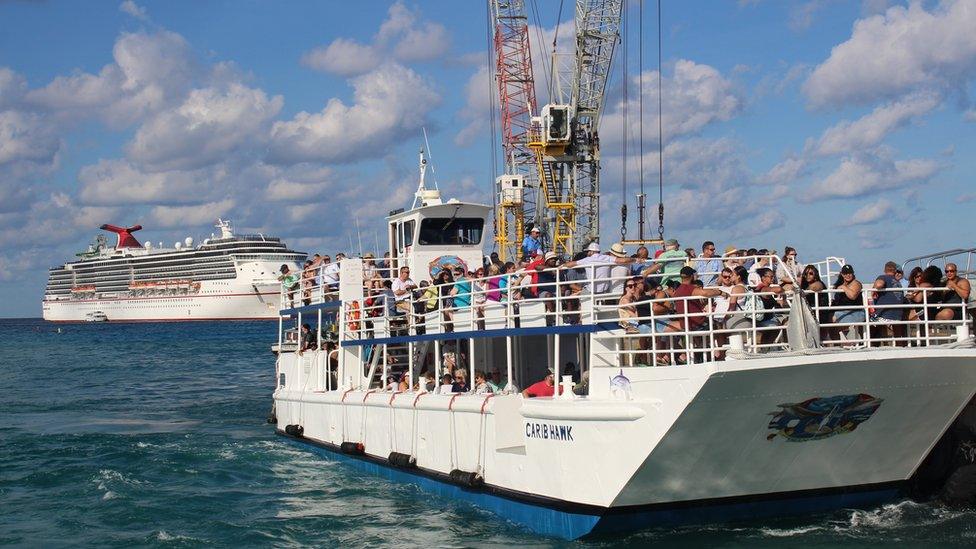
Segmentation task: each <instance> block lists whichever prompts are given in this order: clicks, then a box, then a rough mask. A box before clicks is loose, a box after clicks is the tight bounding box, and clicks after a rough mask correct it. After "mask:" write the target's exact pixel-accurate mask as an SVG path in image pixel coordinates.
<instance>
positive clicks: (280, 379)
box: [278, 373, 285, 387]
mask: <svg viewBox="0 0 976 549" xmlns="http://www.w3.org/2000/svg"><path fill="white" fill-rule="evenodd" d="M284 386H285V374H284V373H281V374H278V387H284Z"/></svg>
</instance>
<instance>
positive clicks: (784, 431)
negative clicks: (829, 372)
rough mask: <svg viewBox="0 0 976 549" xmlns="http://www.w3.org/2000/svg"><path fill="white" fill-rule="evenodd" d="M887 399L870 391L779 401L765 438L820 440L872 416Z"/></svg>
mask: <svg viewBox="0 0 976 549" xmlns="http://www.w3.org/2000/svg"><path fill="white" fill-rule="evenodd" d="M882 402H884V399H880V398H875V397H873V396H871V395H868V394H864V393H861V394H857V395H838V396H832V397H817V398H811V399H809V400H804V401H803V402H798V403H796V404H779V405H778V406H779V408H780V410H779V411H776V412H770V413H769V415H771V416H773V419H771V420H769V428H770V429H773V430H774V431H775V432H773V433H770V434H769V435H768V436H767V437H766V440H773V439H774V438H776V435H780V436H782V437H783V438H785V439H786V440H788V441H791V442H806V441H808V440H820V439H824V438H828V437H832V436H834V435H842V434H844V433H850V432H851V431H853V430H854V429H856V428H857V426H858V425H860V424H862V423H864V422H865V421H867V420H869V419H871V416H872V415H873V414H874V412H876V411H877V410H878V407H880V406H881V403H882Z"/></svg>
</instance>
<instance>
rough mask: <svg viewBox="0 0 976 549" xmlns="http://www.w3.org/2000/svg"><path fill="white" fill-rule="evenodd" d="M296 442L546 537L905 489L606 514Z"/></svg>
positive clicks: (878, 497) (786, 512)
mask: <svg viewBox="0 0 976 549" xmlns="http://www.w3.org/2000/svg"><path fill="white" fill-rule="evenodd" d="M285 438H286V439H287V440H289V441H290V442H292V443H294V444H299V445H302V446H303V447H305V448H310V449H312V450H313V451H315V452H316V453H319V454H321V455H324V456H327V457H329V458H331V459H335V460H337V461H340V462H342V463H345V464H349V465H353V466H355V467H356V468H358V469H359V470H361V471H364V472H367V473H370V474H373V475H376V476H379V477H382V478H385V479H387V480H390V481H393V482H405V483H410V484H414V485H416V486H418V487H420V488H421V489H423V490H425V491H428V492H431V493H433V494H436V495H438V496H443V497H445V498H450V499H454V500H461V501H466V502H468V503H472V504H474V505H477V506H478V507H480V508H482V509H486V510H488V511H491V512H493V513H495V514H497V515H499V516H501V517H503V518H505V519H508V520H511V521H512V522H515V523H518V524H520V525H522V526H524V527H526V528H527V529H529V530H531V531H533V532H536V533H539V534H542V535H546V536H552V537H557V538H563V539H569V540H573V539H579V538H581V537H584V536H587V535H590V534H593V535H601V534H612V533H619V532H630V531H635V530H644V529H648V528H657V527H666V526H680V525H689V524H709V523H723V522H736V521H748V520H754V519H760V518H770V517H778V516H798V515H806V514H810V513H820V512H825V511H831V510H835V509H848V508H862V509H863V508H870V507H874V506H877V505H879V504H882V503H885V502H888V501H891V500H893V499H896V498H897V497H898V496H899V495H900V490H899V489H898V488H893V487H885V488H883V489H875V490H864V491H851V492H844V493H833V494H823V495H803V496H797V497H789V496H783V495H780V496H778V497H775V498H772V499H764V500H759V499H756V500H750V501H741V500H740V501H736V502H731V501H730V502H727V503H724V502H708V503H703V504H701V505H693V504H692V505H687V504H677V505H676V506H674V507H669V508H662V507H663V506H660V505H655V506H653V507H643V508H622V509H607V510H604V511H603V513H602V514H587V513H573V512H568V511H561V510H557V509H552V508H549V507H545V506H542V505H536V504H533V503H528V502H524V501H517V500H515V499H511V498H507V497H502V496H498V495H495V494H491V493H488V492H486V491H484V490H480V489H470V488H466V487H462V486H458V485H455V484H450V483H448V482H443V481H440V480H437V479H435V478H431V477H428V476H424V475H422V474H417V473H415V472H411V471H410V470H405V469H397V468H394V467H392V466H387V465H384V464H382V463H379V462H377V461H372V460H367V459H363V458H361V457H356V456H349V455H346V454H342V453H340V452H337V451H334V450H332V449H330V448H328V447H323V446H321V445H319V444H314V443H311V441H303V440H299V439H294V438H292V437H290V436H285Z"/></svg>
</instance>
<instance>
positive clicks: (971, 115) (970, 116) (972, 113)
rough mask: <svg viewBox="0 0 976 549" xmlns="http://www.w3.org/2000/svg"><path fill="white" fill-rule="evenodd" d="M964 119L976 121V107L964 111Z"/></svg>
mask: <svg viewBox="0 0 976 549" xmlns="http://www.w3.org/2000/svg"><path fill="white" fill-rule="evenodd" d="M962 119H963V120H965V121H966V122H976V109H969V110H968V111H966V112H964V113H962Z"/></svg>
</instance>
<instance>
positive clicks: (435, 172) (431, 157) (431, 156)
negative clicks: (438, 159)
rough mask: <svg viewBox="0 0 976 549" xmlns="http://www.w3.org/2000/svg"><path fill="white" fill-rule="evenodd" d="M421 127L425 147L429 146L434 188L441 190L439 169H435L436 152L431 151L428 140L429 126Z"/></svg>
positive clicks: (428, 155)
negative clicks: (438, 181)
mask: <svg viewBox="0 0 976 549" xmlns="http://www.w3.org/2000/svg"><path fill="white" fill-rule="evenodd" d="M421 129H422V130H423V131H424V147H426V148H427V158H429V159H430V160H429V162H430V174H431V175H432V176H434V188H435V189H437V190H440V187H438V186H437V170H435V169H434V153H433V152H431V150H430V143H429V142H428V141H427V128H426V127H423V128H421Z"/></svg>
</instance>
